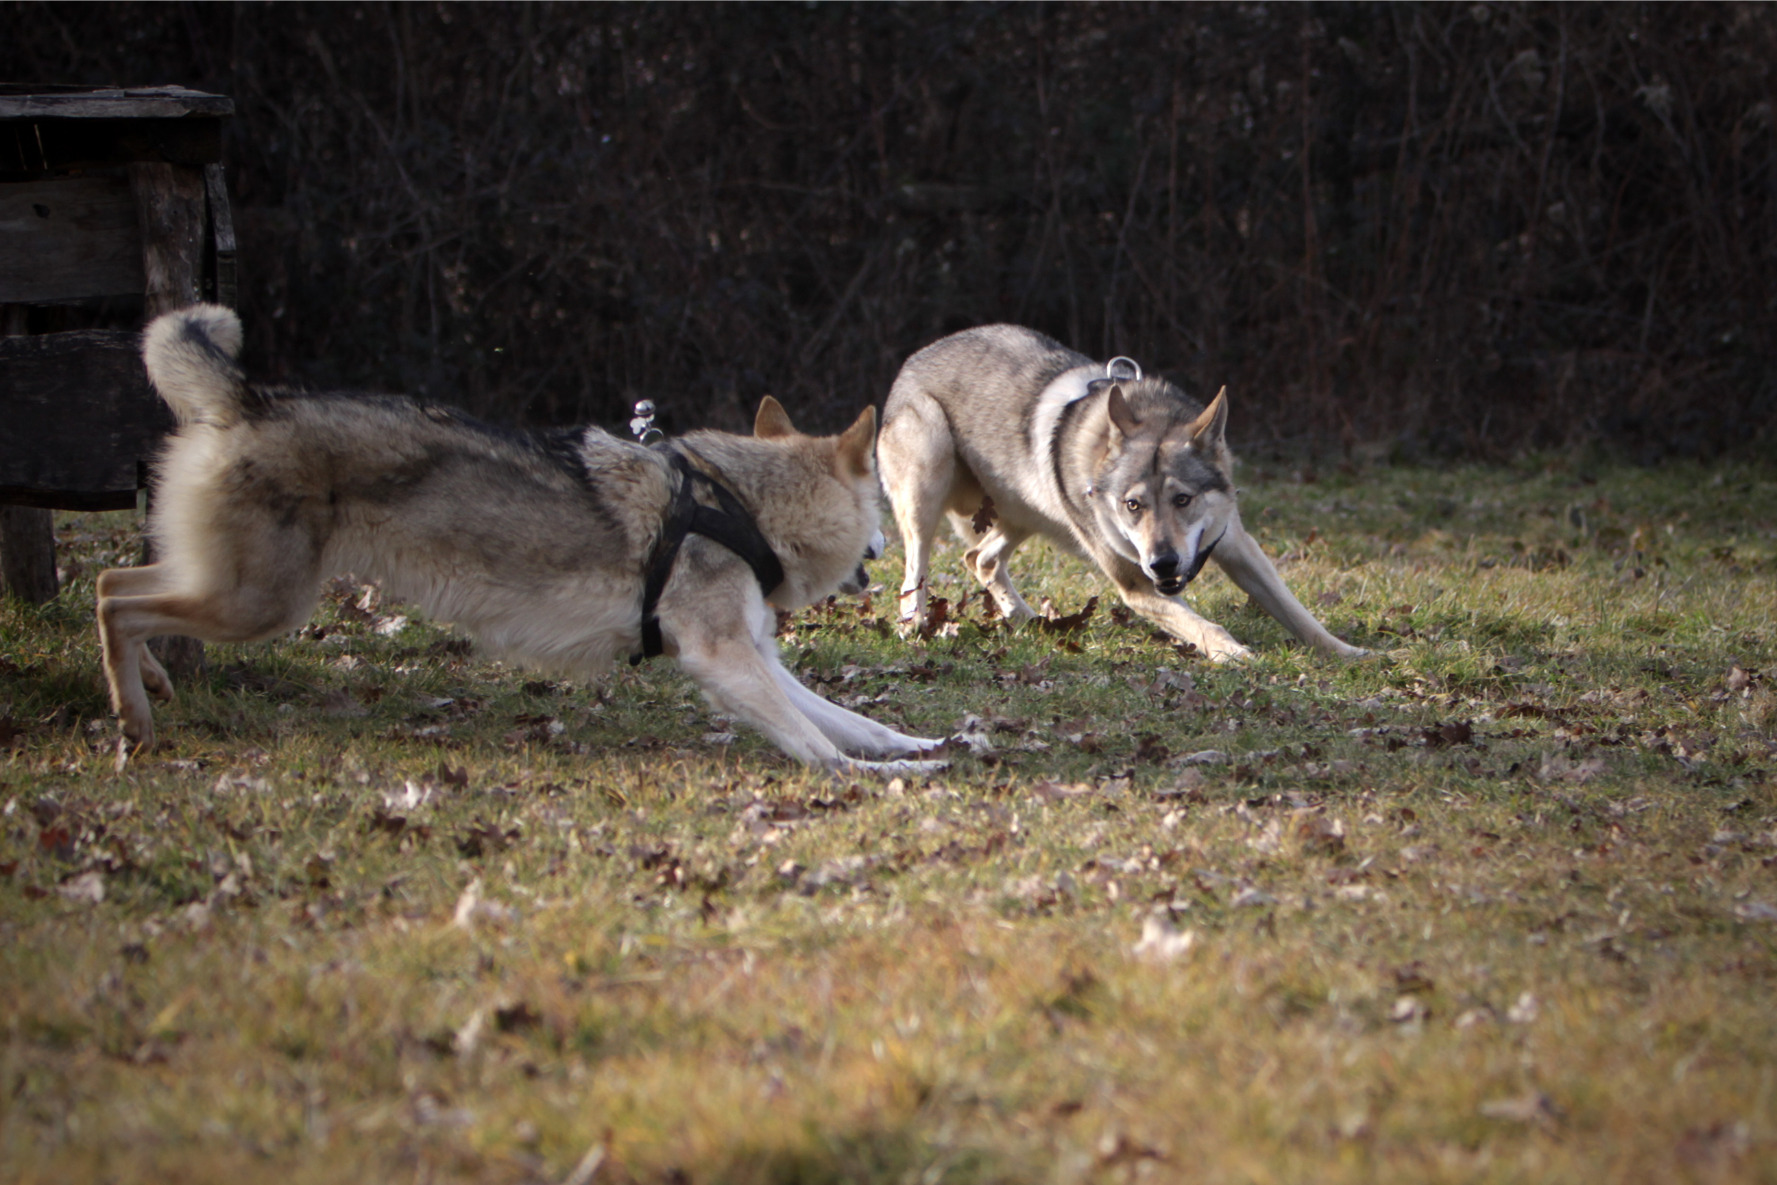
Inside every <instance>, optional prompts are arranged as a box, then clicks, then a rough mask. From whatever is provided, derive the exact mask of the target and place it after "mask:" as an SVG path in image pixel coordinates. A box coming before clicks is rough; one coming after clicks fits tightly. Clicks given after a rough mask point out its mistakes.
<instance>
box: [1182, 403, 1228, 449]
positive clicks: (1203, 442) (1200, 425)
mask: <svg viewBox="0 0 1777 1185" xmlns="http://www.w3.org/2000/svg"><path fill="white" fill-rule="evenodd" d="M1227 427H1228V388H1227V387H1223V388H1222V389H1221V390H1220V391H1217V392H1216V397H1215V398H1214V399H1212V400H1210V402H1209V406H1208V407H1206V408H1204V409H1203V414H1202V415H1200V416H1198V417H1197V418H1196V419H1194V420H1192V421H1191V426H1190V427H1188V428H1186V429H1185V435H1186V436H1188V437H1190V439H1191V447H1192V448H1194V449H1196V450H1198V451H1199V452H1214V451H1215V450H1216V449H1219V448H1221V447H1222V436H1223V433H1224V432H1225V431H1226V429H1227Z"/></svg>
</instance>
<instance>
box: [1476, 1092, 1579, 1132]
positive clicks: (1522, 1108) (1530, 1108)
mask: <svg viewBox="0 0 1777 1185" xmlns="http://www.w3.org/2000/svg"><path fill="white" fill-rule="evenodd" d="M1481 1114H1482V1115H1483V1116H1484V1117H1486V1118H1488V1119H1499V1120H1503V1121H1505V1122H1507V1123H1541V1124H1548V1123H1553V1122H1554V1121H1555V1120H1557V1119H1559V1118H1561V1109H1560V1108H1559V1107H1557V1106H1556V1105H1555V1101H1554V1100H1553V1099H1551V1098H1550V1097H1549V1096H1548V1095H1546V1094H1544V1093H1542V1091H1540V1090H1533V1091H1531V1092H1530V1093H1529V1094H1526V1095H1522V1096H1520V1097H1518V1098H1515V1099H1493V1100H1491V1101H1489V1102H1485V1103H1482V1104H1481Z"/></svg>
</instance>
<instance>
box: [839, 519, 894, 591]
mask: <svg viewBox="0 0 1777 1185" xmlns="http://www.w3.org/2000/svg"><path fill="white" fill-rule="evenodd" d="M887 550H888V539H887V538H886V537H885V536H884V535H883V533H882V531H881V529H880V528H878V530H877V532H876V534H874V535H872V536H870V542H869V543H867V544H865V545H864V559H865V560H866V561H869V560H874V559H877V558H879V557H880V556H881V555H882V553H883V552H884V551H887ZM869 587H870V573H869V572H867V571H865V569H864V565H863V564H859V565H858V570H857V571H856V572H853V573H852V574H851V575H850V576H848V577H846V578H845V579H844V580H842V581H840V582H839V591H840V592H842V593H844V594H845V595H846V596H848V597H851V596H856V595H857V594H858V593H861V592H863V591H864V590H865V589H867V588H869Z"/></svg>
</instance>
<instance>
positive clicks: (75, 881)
mask: <svg viewBox="0 0 1777 1185" xmlns="http://www.w3.org/2000/svg"><path fill="white" fill-rule="evenodd" d="M56 892H57V893H60V894H61V895H62V896H63V897H64V898H66V899H67V900H69V901H72V902H74V903H75V904H76V905H97V904H99V902H101V901H103V900H105V878H104V876H102V875H101V874H100V873H98V872H96V871H94V872H83V873H81V874H80V875H78V876H72V877H69V878H68V879H67V880H65V881H63V882H62V883H61V884H59V885H57V886H56Z"/></svg>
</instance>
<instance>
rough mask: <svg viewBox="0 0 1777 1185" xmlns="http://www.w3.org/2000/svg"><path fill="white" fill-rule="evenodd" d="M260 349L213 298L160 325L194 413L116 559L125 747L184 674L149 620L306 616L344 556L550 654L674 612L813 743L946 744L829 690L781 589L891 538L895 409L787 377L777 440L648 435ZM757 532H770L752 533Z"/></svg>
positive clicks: (649, 629) (163, 360) (215, 624)
mask: <svg viewBox="0 0 1777 1185" xmlns="http://www.w3.org/2000/svg"><path fill="white" fill-rule="evenodd" d="M240 346H241V324H240V321H239V320H238V319H237V318H236V316H235V315H234V313H233V312H231V311H229V310H228V309H225V308H220V307H216V306H211V305H198V306H194V307H192V308H189V309H185V310H183V311H181V312H177V313H169V314H167V315H166V316H163V317H161V318H159V319H157V320H156V321H155V322H154V323H153V324H152V325H150V326H149V328H148V330H147V332H146V334H145V335H144V341H143V357H144V360H145V361H146V363H147V367H148V374H149V377H150V379H152V380H153V383H154V386H155V389H156V390H157V391H158V392H159V393H160V395H161V397H162V398H163V399H165V400H166V401H167V403H168V404H169V405H170V406H171V407H172V409H173V413H174V416H175V417H176V418H177V420H178V424H179V427H178V431H177V432H176V433H175V434H174V435H173V436H172V437H171V438H170V440H169V442H168V445H167V448H166V450H165V454H164V455H163V456H162V457H161V459H160V461H159V464H158V479H159V480H158V485H157V487H156V500H155V503H154V510H153V513H152V515H151V516H150V522H149V529H150V530H151V532H152V536H153V539H154V544H155V553H156V555H157V556H158V557H159V559H158V562H156V563H154V564H151V565H149V566H147V567H142V568H120V569H113V570H111V571H108V572H105V573H103V574H102V575H101V576H100V577H99V581H98V594H99V603H98V623H99V637H100V641H101V643H102V645H103V649H104V662H105V674H106V678H107V680H108V681H109V683H110V686H111V702H112V707H113V708H114V709H115V711H116V712H117V715H118V716H119V717H120V719H121V721H122V726H123V737H124V740H123V742H121V743H120V747H119V757H120V760H121V759H122V757H123V756H124V755H125V754H126V753H127V751H128V745H129V744H130V743H132V742H133V743H134V744H135V745H136V746H148V745H150V744H152V743H153V740H154V723H153V718H152V715H151V713H150V711H149V707H148V700H147V698H146V696H145V694H144V691H145V690H148V691H152V692H154V693H155V694H156V695H158V696H160V697H161V698H163V699H170V698H171V697H172V691H173V689H172V684H171V683H170V682H169V680H168V678H167V673H166V671H165V670H164V669H163V668H162V667H161V666H160V664H159V663H157V662H156V661H155V659H154V657H153V656H152V655H151V654H149V652H148V650H147V648H146V646H145V645H144V642H145V640H146V639H147V638H149V637H151V636H154V635H157V634H183V635H187V636H190V637H195V638H201V639H203V640H205V641H209V642H249V641H254V640H257V639H261V638H268V637H271V636H273V635H276V634H280V633H284V632H286V631H289V630H293V629H295V628H297V627H298V626H300V625H302V623H303V622H304V621H306V620H307V619H308V617H309V615H310V614H311V613H312V612H313V610H314V607H315V604H316V601H317V599H318V596H319V591H320V586H321V583H322V581H323V580H324V579H325V578H326V577H328V576H331V575H334V574H336V573H340V572H353V573H356V574H357V575H359V576H361V577H364V578H367V579H371V580H376V581H378V582H380V583H381V584H382V586H383V588H384V589H385V590H386V591H387V592H388V593H389V594H390V595H391V596H393V597H396V598H399V599H401V600H405V601H411V602H414V603H416V604H418V605H420V606H421V607H423V608H424V609H425V611H426V612H427V613H429V614H431V615H432V616H434V617H436V618H438V619H440V620H444V621H450V622H454V623H456V624H457V625H459V626H461V627H463V628H464V629H465V630H467V631H468V632H470V633H471V634H473V635H474V636H475V637H476V638H478V639H479V640H480V641H481V642H483V643H484V644H486V645H487V646H488V647H489V648H490V649H492V650H493V651H495V652H498V653H503V654H507V655H511V656H514V657H516V658H520V659H523V660H527V661H529V662H530V663H532V664H534V665H537V666H540V667H542V668H545V669H551V670H558V671H564V672H569V673H572V674H576V675H596V674H598V673H599V672H600V671H602V670H603V669H604V668H606V667H607V666H608V665H609V664H610V663H611V661H612V660H613V659H615V658H619V657H622V656H624V655H633V654H634V653H636V651H637V650H638V649H639V648H642V647H643V646H644V642H645V640H646V639H647V637H648V635H649V634H650V633H652V636H653V639H654V640H655V642H656V648H657V649H658V651H659V652H663V653H666V654H670V655H673V656H675V657H676V658H677V659H678V662H679V665H680V666H681V667H683V668H684V669H685V671H686V672H687V673H688V674H689V675H690V676H691V677H692V678H693V679H694V680H695V681H696V682H697V683H698V685H699V686H700V687H701V688H702V689H703V691H704V693H705V694H706V695H707V696H708V697H709V698H710V699H711V700H712V701H713V702H714V703H715V704H716V705H717V706H718V707H719V708H721V709H723V710H725V711H728V712H731V713H732V714H734V715H735V716H737V717H739V718H740V719H742V720H745V721H746V722H747V723H749V724H751V725H753V726H754V727H756V728H757V729H759V730H760V731H761V732H763V733H764V734H765V735H766V736H767V737H769V738H770V739H771V740H772V741H774V742H775V743H776V744H777V746H778V747H779V748H780V749H782V750H783V751H784V752H785V753H787V754H789V755H790V756H791V757H794V758H795V759H797V760H798V761H802V762H805V763H808V764H811V765H819V766H827V767H834V766H843V765H848V764H856V765H864V764H868V763H863V762H853V761H852V760H851V759H850V758H848V757H846V756H845V754H844V753H843V752H842V750H851V751H855V752H860V753H865V754H870V755H873V756H900V755H906V754H913V753H919V752H923V751H925V750H927V749H930V748H932V747H934V746H935V745H937V744H938V742H936V741H928V740H923V739H921V738H919V737H913V736H907V735H904V734H902V733H899V732H896V731H895V730H893V729H891V728H888V727H885V726H884V725H881V724H877V723H875V722H873V721H870V720H867V719H865V718H864V717H862V716H859V715H857V714H855V713H853V712H849V711H846V710H845V709H843V708H840V707H839V706H837V705H835V704H832V703H829V702H827V701H826V700H824V699H822V698H821V697H820V696H818V695H816V694H814V693H813V692H812V691H809V690H808V689H807V688H805V687H804V686H802V684H801V683H799V682H797V680H796V679H795V677H794V676H793V675H791V674H790V673H789V672H788V671H786V670H785V669H784V667H783V666H782V665H781V664H780V663H779V661H778V657H777V649H776V645H775V643H774V641H773V634H774V632H775V625H776V617H775V615H774V613H773V612H772V609H773V607H776V608H779V609H794V608H797V607H799V606H802V605H806V604H808V603H809V602H811V601H814V600H817V599H820V598H823V597H825V596H827V595H828V594H830V593H832V592H833V591H835V590H836V589H838V588H839V587H841V585H842V584H843V583H845V582H846V581H847V580H848V578H851V577H852V574H853V573H854V572H857V571H859V570H860V565H859V560H860V558H861V557H864V556H865V555H866V554H867V552H868V551H869V549H870V548H871V547H872V544H873V541H874V543H875V545H876V546H878V547H879V546H880V541H881V537H882V536H881V531H880V529H879V526H878V517H879V509H878V499H879V494H878V487H877V480H876V472H875V465H874V462H873V458H872V452H871V445H872V443H873V442H874V438H875V428H876V418H875V412H874V409H870V408H867V409H865V411H864V414H862V415H861V416H859V417H858V419H857V422H856V423H854V424H853V425H852V426H851V427H850V428H849V429H847V430H846V431H845V432H844V433H843V434H841V435H839V436H836V437H815V436H805V435H803V434H802V433H800V432H797V431H796V430H795V429H794V428H793V427H792V426H791V424H790V420H789V417H788V416H787V415H786V414H785V413H784V410H783V408H782V407H780V406H779V405H778V403H777V401H776V400H774V399H772V398H770V397H769V396H767V397H766V399H765V401H764V403H763V404H762V405H761V406H760V408H759V414H758V419H757V422H756V423H755V425H754V433H755V434H754V435H753V436H751V437H745V436H735V435H730V434H727V433H721V432H708V431H704V432H693V433H690V434H688V435H686V436H684V437H683V438H681V439H679V440H677V441H674V442H673V443H672V444H671V445H670V446H668V447H666V448H664V449H662V448H644V447H642V446H641V445H638V444H632V443H630V442H628V441H624V440H620V439H618V438H616V437H614V436H611V435H609V434H608V433H605V432H603V431H601V430H599V429H598V428H591V427H587V428H579V429H572V430H567V431H561V432H556V433H552V434H548V435H536V436H531V435H523V434H518V433H507V432H501V431H498V430H496V429H492V428H488V427H486V426H483V425H480V424H477V423H475V422H474V421H471V420H469V419H467V418H466V417H464V416H461V415H459V414H457V413H455V412H453V411H451V410H449V409H445V408H440V407H434V406H427V405H425V404H422V403H419V402H416V401H414V400H411V399H406V398H399V397H388V396H377V397H370V396H360V397H353V396H342V395H338V394H310V393H304V392H297V391H288V390H272V389H266V388H261V387H257V386H250V385H248V384H247V382H246V381H245V380H244V378H243V377H242V373H241V371H240V369H239V367H238V366H237V364H236V361H235V359H236V357H237V355H238V354H239V352H240ZM675 507H676V508H677V509H678V511H679V512H682V513H679V514H675V511H674V508H675ZM712 521H714V522H715V523H716V527H714V528H712V527H710V525H709V524H710V522H712ZM675 522H677V524H678V525H677V527H675V525H674V524H675ZM724 522H727V523H728V524H729V526H731V527H734V531H731V532H730V533H729V536H727V537H725V536H724V532H723V530H722V529H718V528H721V527H722V524H723V523H724ZM735 524H738V526H735ZM735 532H738V535H739V537H741V539H742V542H741V543H735V542H734V540H733V537H732V536H733V535H734V534H735ZM669 536H671V538H670V539H669V538H668V537H669ZM663 540H665V541H666V543H664V544H663ZM718 540H722V541H720V542H719V541H718ZM748 543H750V544H751V545H752V546H751V548H750V550H751V551H752V552H755V553H757V554H755V555H751V556H748V555H742V554H737V552H736V550H734V548H736V547H738V548H739V549H740V551H742V552H746V551H748V550H749V547H748V546H746V544H748ZM674 548H676V550H674ZM772 565H775V567H773V566H772ZM766 572H769V575H764V574H763V573H766ZM765 580H769V581H770V582H771V583H770V584H769V586H767V587H761V581H765ZM145 685H146V687H145ZM919 764H920V763H912V762H890V763H886V765H887V766H889V767H893V768H914V767H915V766H917V765H919Z"/></svg>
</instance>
